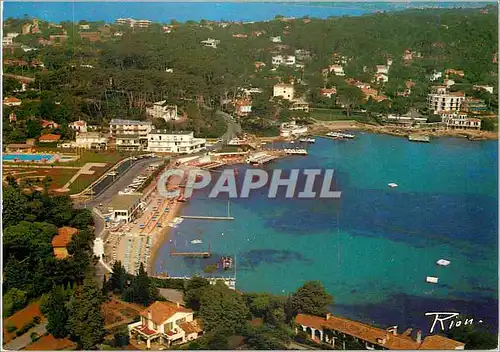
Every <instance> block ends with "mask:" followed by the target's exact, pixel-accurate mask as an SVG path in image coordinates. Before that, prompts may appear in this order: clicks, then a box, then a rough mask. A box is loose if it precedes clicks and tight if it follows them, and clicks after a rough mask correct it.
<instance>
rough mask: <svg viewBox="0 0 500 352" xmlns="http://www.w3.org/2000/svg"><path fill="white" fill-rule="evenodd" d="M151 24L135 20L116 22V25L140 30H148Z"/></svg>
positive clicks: (120, 19) (122, 19) (123, 19)
mask: <svg viewBox="0 0 500 352" xmlns="http://www.w3.org/2000/svg"><path fill="white" fill-rule="evenodd" d="M151 23H152V22H151V21H149V20H135V19H133V18H118V19H117V20H116V24H119V25H128V26H130V27H139V28H147V27H149V25H150V24H151Z"/></svg>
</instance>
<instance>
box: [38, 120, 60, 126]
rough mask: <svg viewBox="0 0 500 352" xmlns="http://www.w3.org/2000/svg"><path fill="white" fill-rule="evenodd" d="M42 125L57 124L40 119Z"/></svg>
mask: <svg viewBox="0 0 500 352" xmlns="http://www.w3.org/2000/svg"><path fill="white" fill-rule="evenodd" d="M40 123H41V125H42V127H47V126H50V125H57V124H56V123H55V122H54V121H47V120H42V121H40Z"/></svg>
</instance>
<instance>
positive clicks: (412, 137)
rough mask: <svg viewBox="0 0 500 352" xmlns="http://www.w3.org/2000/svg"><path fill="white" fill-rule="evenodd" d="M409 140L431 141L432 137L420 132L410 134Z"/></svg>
mask: <svg viewBox="0 0 500 352" xmlns="http://www.w3.org/2000/svg"><path fill="white" fill-rule="evenodd" d="M408 140H409V141H410V142H421V143H429V142H430V141H431V137H429V136H424V135H419V134H410V135H409V136H408Z"/></svg>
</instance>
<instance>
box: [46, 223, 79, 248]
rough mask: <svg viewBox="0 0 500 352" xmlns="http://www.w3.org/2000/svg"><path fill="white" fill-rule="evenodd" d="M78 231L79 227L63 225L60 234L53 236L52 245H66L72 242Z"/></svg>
mask: <svg viewBox="0 0 500 352" xmlns="http://www.w3.org/2000/svg"><path fill="white" fill-rule="evenodd" d="M77 232H78V229H75V228H74V227H69V226H64V227H61V228H60V229H59V231H58V234H57V235H56V236H54V237H53V238H52V247H66V246H67V245H68V244H69V243H70V242H71V238H72V237H73V235H74V234H75V233H77Z"/></svg>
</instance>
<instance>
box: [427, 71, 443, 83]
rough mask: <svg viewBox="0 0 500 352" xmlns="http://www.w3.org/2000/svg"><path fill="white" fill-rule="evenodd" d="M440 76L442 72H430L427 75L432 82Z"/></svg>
mask: <svg viewBox="0 0 500 352" xmlns="http://www.w3.org/2000/svg"><path fill="white" fill-rule="evenodd" d="M441 77H443V72H433V73H432V74H431V76H430V77H429V80H430V81H431V82H434V81H437V80H438V79H440V78H441Z"/></svg>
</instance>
